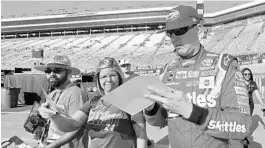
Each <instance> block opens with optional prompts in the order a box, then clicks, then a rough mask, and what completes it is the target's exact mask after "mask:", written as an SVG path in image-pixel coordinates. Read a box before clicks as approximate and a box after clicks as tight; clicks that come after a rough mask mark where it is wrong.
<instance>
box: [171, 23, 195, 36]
mask: <svg viewBox="0 0 265 148" xmlns="http://www.w3.org/2000/svg"><path fill="white" fill-rule="evenodd" d="M195 26H197V25H196V24H194V25H191V26H187V27H182V28H178V29H173V30H168V31H166V34H167V36H168V37H171V36H172V34H173V33H174V34H175V36H181V35H183V34H186V33H187V32H188V31H189V30H190V29H191V28H193V27H195Z"/></svg>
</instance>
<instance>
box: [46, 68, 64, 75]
mask: <svg viewBox="0 0 265 148" xmlns="http://www.w3.org/2000/svg"><path fill="white" fill-rule="evenodd" d="M62 71H65V70H64V69H46V70H45V71H44V72H45V73H47V74H50V73H51V72H53V73H55V74H59V73H61V72H62Z"/></svg>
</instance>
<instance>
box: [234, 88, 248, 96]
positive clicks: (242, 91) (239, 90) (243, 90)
mask: <svg viewBox="0 0 265 148" xmlns="http://www.w3.org/2000/svg"><path fill="white" fill-rule="evenodd" d="M234 88H235V91H236V94H237V95H244V96H247V93H248V91H247V89H246V88H245V87H239V86H235V87H234Z"/></svg>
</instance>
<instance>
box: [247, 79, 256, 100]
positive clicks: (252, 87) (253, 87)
mask: <svg viewBox="0 0 265 148" xmlns="http://www.w3.org/2000/svg"><path fill="white" fill-rule="evenodd" d="M247 89H248V97H249V102H253V96H252V93H253V92H254V91H255V90H257V89H258V86H257V84H256V82H255V81H251V82H249V84H248V85H247Z"/></svg>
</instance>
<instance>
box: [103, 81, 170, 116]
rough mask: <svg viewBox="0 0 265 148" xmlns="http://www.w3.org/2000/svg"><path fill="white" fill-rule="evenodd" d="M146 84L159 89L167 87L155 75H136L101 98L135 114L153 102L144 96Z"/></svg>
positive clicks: (146, 90) (146, 88) (146, 89)
mask: <svg viewBox="0 0 265 148" xmlns="http://www.w3.org/2000/svg"><path fill="white" fill-rule="evenodd" d="M148 85H153V86H155V87H158V88H161V89H166V88H168V87H167V86H166V85H165V84H163V83H162V82H160V81H159V79H158V78H157V77H153V76H138V77H135V78H133V79H131V80H130V81H127V82H126V83H124V84H122V85H121V86H119V87H118V88H116V89H115V90H113V91H111V92H110V93H108V94H106V95H104V96H103V97H102V99H103V100H104V101H106V102H108V103H110V104H112V105H114V106H115V107H117V108H119V109H121V110H123V111H125V112H127V113H128V114H130V115H135V114H137V113H138V112H140V111H142V110H143V109H145V108H146V107H148V106H150V105H151V104H152V103H153V101H151V100H148V99H145V98H144V95H145V94H146V93H147V92H148Z"/></svg>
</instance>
